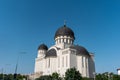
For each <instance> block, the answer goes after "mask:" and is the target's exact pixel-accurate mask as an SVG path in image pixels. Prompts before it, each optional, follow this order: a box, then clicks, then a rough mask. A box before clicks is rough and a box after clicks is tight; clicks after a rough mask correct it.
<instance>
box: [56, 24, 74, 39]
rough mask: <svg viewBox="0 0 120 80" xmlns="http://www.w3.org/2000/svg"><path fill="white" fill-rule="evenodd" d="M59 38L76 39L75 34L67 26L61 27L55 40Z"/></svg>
mask: <svg viewBox="0 0 120 80" xmlns="http://www.w3.org/2000/svg"><path fill="white" fill-rule="evenodd" d="M58 36H70V37H72V38H74V39H75V36H74V32H73V31H72V30H71V29H70V28H69V27H67V26H66V25H64V26H62V27H60V28H59V29H58V30H57V31H56V33H55V36H54V39H55V38H56V37H58Z"/></svg>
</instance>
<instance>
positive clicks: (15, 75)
mask: <svg viewBox="0 0 120 80" xmlns="http://www.w3.org/2000/svg"><path fill="white" fill-rule="evenodd" d="M20 54H26V52H20V53H19V54H18V58H17V63H16V67H15V73H14V80H16V79H17V70H18V63H19V57H20Z"/></svg>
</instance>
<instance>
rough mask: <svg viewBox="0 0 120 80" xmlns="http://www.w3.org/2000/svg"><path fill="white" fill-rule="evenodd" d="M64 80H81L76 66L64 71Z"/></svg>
mask: <svg viewBox="0 0 120 80" xmlns="http://www.w3.org/2000/svg"><path fill="white" fill-rule="evenodd" d="M65 80H82V77H81V74H80V73H79V71H77V70H76V68H70V69H67V71H66V72H65Z"/></svg>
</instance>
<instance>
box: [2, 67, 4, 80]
mask: <svg viewBox="0 0 120 80" xmlns="http://www.w3.org/2000/svg"><path fill="white" fill-rule="evenodd" d="M2 78H3V80H4V69H3V68H2Z"/></svg>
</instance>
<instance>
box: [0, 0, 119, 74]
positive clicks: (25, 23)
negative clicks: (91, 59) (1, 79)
mask: <svg viewBox="0 0 120 80" xmlns="http://www.w3.org/2000/svg"><path fill="white" fill-rule="evenodd" d="M64 20H66V21H67V26H68V27H70V28H71V29H72V30H73V31H74V33H75V37H76V40H75V44H79V45H82V46H84V47H85V48H86V49H87V50H88V51H89V52H93V53H94V54H95V64H96V72H100V73H101V72H106V71H108V72H114V73H116V69H117V68H119V67H120V1H119V0H0V72H2V70H1V69H2V68H4V71H5V73H14V72H15V65H16V63H17V59H18V55H19V60H18V73H22V74H27V73H33V71H34V62H35V58H36V56H37V48H38V46H39V45H40V44H42V43H45V44H47V46H48V47H50V46H52V45H54V35H55V32H56V30H57V29H58V28H59V27H61V26H63V24H64ZM23 52H25V53H26V54H21V53H23ZM8 64H9V65H8Z"/></svg>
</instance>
